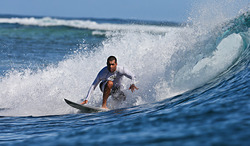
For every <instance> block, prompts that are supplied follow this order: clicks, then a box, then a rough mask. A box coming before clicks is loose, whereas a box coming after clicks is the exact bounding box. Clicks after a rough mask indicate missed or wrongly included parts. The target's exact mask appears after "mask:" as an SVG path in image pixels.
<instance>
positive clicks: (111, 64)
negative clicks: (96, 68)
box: [107, 60, 117, 72]
mask: <svg viewBox="0 0 250 146" xmlns="http://www.w3.org/2000/svg"><path fill="white" fill-rule="evenodd" d="M107 66H108V70H109V71H110V72H114V71H115V70H116V66H117V63H116V62H115V60H112V61H109V62H108V63H107Z"/></svg>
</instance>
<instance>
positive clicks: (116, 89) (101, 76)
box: [81, 56, 138, 109]
mask: <svg viewBox="0 0 250 146" xmlns="http://www.w3.org/2000/svg"><path fill="white" fill-rule="evenodd" d="M123 76H125V77H127V78H129V79H131V80H132V84H131V85H130V87H129V89H130V90H131V91H132V92H134V91H135V89H136V90H138V88H137V87H136V86H135V75H134V74H133V73H131V72H130V71H129V70H127V69H126V68H124V67H122V66H117V59H116V57H115V56H109V57H108V59H107V66H106V67H104V68H103V69H102V70H101V71H100V72H99V73H98V75H97V77H96V79H95V80H94V82H93V83H92V85H91V86H90V88H89V91H88V94H87V96H86V98H85V100H84V101H83V102H82V103H81V104H86V103H88V100H89V99H90V97H91V95H92V93H93V91H94V90H95V88H96V86H97V85H98V84H99V83H100V82H101V83H100V90H101V91H102V92H103V102H102V108H105V109H108V108H107V100H108V97H109V96H110V95H111V96H112V97H114V98H117V97H122V98H124V100H125V98H126V97H125V95H124V93H123V92H122V91H121V86H122V85H121V81H122V77H123Z"/></svg>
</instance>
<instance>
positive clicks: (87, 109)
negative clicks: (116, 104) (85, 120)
mask: <svg viewBox="0 0 250 146" xmlns="http://www.w3.org/2000/svg"><path fill="white" fill-rule="evenodd" d="M64 100H65V102H66V103H67V104H68V105H70V106H71V107H73V108H76V109H79V110H80V111H81V112H83V113H96V112H106V111H109V109H104V108H98V107H92V106H89V105H82V104H78V103H75V102H72V101H70V100H68V99H64Z"/></svg>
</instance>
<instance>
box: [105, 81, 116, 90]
mask: <svg viewBox="0 0 250 146" xmlns="http://www.w3.org/2000/svg"><path fill="white" fill-rule="evenodd" d="M113 85H114V83H113V82H112V81H108V82H107V84H106V87H107V88H109V89H112V87H113Z"/></svg>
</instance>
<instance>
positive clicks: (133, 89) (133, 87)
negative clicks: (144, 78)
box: [129, 84, 139, 93]
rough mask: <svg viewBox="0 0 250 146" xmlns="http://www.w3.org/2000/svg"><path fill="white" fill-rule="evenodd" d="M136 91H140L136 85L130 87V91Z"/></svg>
mask: <svg viewBox="0 0 250 146" xmlns="http://www.w3.org/2000/svg"><path fill="white" fill-rule="evenodd" d="M135 89H136V90H138V89H139V88H137V87H136V86H135V84H132V85H131V86H130V87H129V90H131V91H132V93H133V92H134V91H135Z"/></svg>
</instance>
